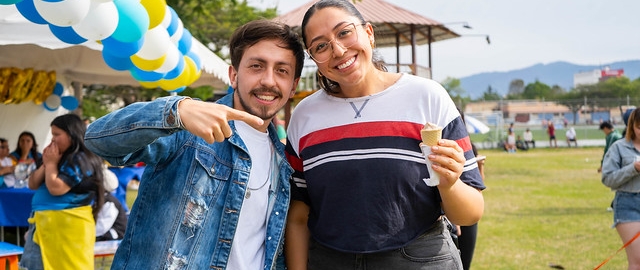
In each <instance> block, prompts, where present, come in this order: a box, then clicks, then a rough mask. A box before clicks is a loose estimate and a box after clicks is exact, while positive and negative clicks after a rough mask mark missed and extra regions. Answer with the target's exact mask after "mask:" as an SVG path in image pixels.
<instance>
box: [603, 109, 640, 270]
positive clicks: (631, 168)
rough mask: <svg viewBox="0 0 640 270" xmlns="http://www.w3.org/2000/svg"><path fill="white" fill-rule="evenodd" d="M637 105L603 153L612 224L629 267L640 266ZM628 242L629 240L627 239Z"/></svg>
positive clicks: (639, 127)
mask: <svg viewBox="0 0 640 270" xmlns="http://www.w3.org/2000/svg"><path fill="white" fill-rule="evenodd" d="M638 149H640V109H635V110H633V112H631V115H630V116H629V120H628V123H627V132H626V135H625V137H624V139H620V140H617V141H616V142H614V143H613V144H612V145H611V146H610V147H609V149H608V151H607V152H606V153H605V155H604V161H603V162H602V183H603V184H604V185H605V186H607V187H609V188H611V190H613V191H615V193H616V195H615V197H614V199H613V226H612V227H614V228H616V230H617V231H618V235H620V239H621V240H622V243H624V245H625V246H626V249H625V251H626V253H627V262H628V269H640V241H633V242H630V241H631V240H632V239H633V238H634V237H635V236H636V235H637V234H638V233H639V232H640V150H638ZM629 242H630V243H629Z"/></svg>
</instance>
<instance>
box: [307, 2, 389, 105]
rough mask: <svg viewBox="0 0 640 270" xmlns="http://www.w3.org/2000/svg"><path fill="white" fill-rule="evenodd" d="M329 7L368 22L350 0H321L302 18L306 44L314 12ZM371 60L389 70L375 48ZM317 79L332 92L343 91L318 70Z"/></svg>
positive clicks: (325, 88) (377, 65) (380, 68)
mask: <svg viewBox="0 0 640 270" xmlns="http://www.w3.org/2000/svg"><path fill="white" fill-rule="evenodd" d="M328 7H333V8H339V9H342V10H344V11H345V12H347V13H349V14H351V15H353V16H355V17H356V18H358V20H359V21H360V23H361V24H363V25H364V24H366V23H367V22H366V21H365V20H364V17H363V16H362V14H361V13H360V11H358V9H357V8H356V7H355V6H354V5H353V4H352V3H351V2H350V1H345V0H320V1H318V2H316V3H315V4H313V5H312V6H311V7H309V9H307V12H306V13H305V14H304V17H303V19H302V25H301V28H302V31H301V32H302V41H303V42H304V44H305V46H306V44H307V35H306V33H305V29H306V28H307V24H308V23H309V19H311V16H313V14H315V13H316V11H318V10H321V9H324V8H328ZM372 50H373V48H372ZM371 60H372V62H373V65H374V66H375V67H376V69H378V70H382V71H387V67H386V66H385V65H384V61H383V60H382V57H381V56H380V54H378V53H377V52H376V51H375V50H373V57H372V59H371ZM316 79H317V80H318V84H319V85H320V87H321V88H322V89H324V90H325V91H327V92H329V93H331V94H338V93H340V92H341V91H342V89H341V88H340V84H338V83H337V82H335V81H332V80H330V79H329V78H327V77H325V76H324V75H322V73H321V72H320V71H318V73H317V74H316Z"/></svg>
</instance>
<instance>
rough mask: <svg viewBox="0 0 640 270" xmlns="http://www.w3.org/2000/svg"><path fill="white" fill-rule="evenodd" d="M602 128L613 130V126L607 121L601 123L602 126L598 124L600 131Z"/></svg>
mask: <svg viewBox="0 0 640 270" xmlns="http://www.w3.org/2000/svg"><path fill="white" fill-rule="evenodd" d="M604 128H608V129H613V125H612V124H611V122H609V121H604V122H602V124H600V129H604Z"/></svg>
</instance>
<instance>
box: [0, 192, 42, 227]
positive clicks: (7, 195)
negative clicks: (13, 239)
mask: <svg viewBox="0 0 640 270" xmlns="http://www.w3.org/2000/svg"><path fill="white" fill-rule="evenodd" d="M35 192H36V191H35V190H31V189H28V188H4V189H0V227H28V226H29V223H27V219H28V218H29V215H30V214H31V198H33V194H34V193H35Z"/></svg>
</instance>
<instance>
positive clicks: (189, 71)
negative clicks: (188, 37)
mask: <svg viewBox="0 0 640 270" xmlns="http://www.w3.org/2000/svg"><path fill="white" fill-rule="evenodd" d="M184 60H185V66H184V69H183V70H182V73H180V75H178V77H175V78H173V79H171V80H165V79H162V80H160V88H162V89H164V90H167V91H171V90H175V89H178V88H180V87H183V86H188V85H189V83H188V82H189V80H191V78H192V76H193V73H195V71H196V70H195V62H193V60H191V58H189V57H187V56H184ZM189 61H191V63H190V62H189Z"/></svg>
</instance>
